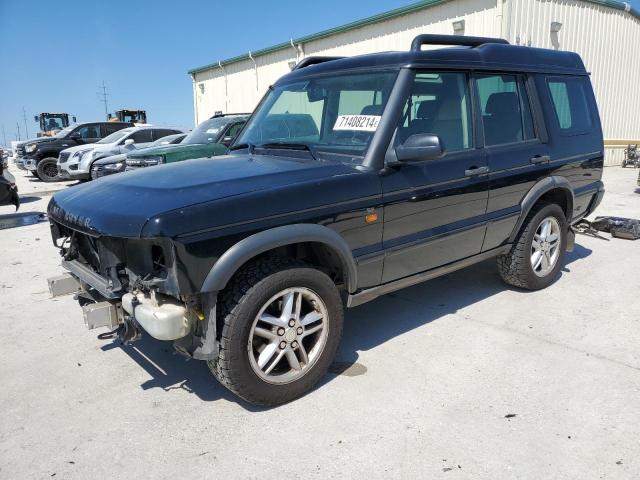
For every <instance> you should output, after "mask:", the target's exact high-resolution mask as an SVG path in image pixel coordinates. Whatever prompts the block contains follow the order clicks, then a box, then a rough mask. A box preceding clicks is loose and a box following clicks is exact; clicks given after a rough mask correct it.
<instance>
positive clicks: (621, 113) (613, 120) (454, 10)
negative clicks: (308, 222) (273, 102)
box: [194, 0, 640, 164]
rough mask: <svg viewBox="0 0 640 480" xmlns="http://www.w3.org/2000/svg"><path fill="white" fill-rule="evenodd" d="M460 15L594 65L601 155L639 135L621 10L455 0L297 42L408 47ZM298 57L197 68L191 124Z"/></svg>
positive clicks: (611, 156) (487, 31) (358, 49)
mask: <svg viewBox="0 0 640 480" xmlns="http://www.w3.org/2000/svg"><path fill="white" fill-rule="evenodd" d="M500 1H502V4H500V3H499V2H500ZM460 19H464V20H465V30H464V34H465V35H483V36H503V37H505V38H507V39H508V40H509V41H510V42H512V43H520V44H530V45H531V46H536V47H543V48H557V49H561V50H572V51H576V52H578V53H579V54H580V55H581V56H582V58H583V60H584V62H585V65H586V66H587V69H589V70H590V71H591V72H592V81H593V84H594V88H595V91H596V97H597V100H598V105H599V108H600V115H601V117H602V124H603V129H604V136H605V139H606V143H607V163H609V164H613V163H619V162H620V161H621V159H622V150H623V148H624V146H623V144H624V143H625V142H626V141H631V140H634V139H637V140H638V141H640V89H639V88H638V82H639V80H638V79H640V21H639V20H638V19H635V18H634V17H632V16H631V15H629V14H628V13H626V12H623V11H620V10H614V9H611V8H607V7H604V6H600V5H596V4H593V3H589V2H584V1H579V0H455V1H449V2H445V3H442V4H439V5H434V6H431V7H428V8H424V9H422V10H419V11H417V12H413V13H410V14H407V15H403V16H400V17H396V18H391V19H387V20H384V21H381V22H378V23H374V24H370V25H366V26H363V27H360V28H357V29H353V30H348V31H343V32H341V33H337V34H335V35H331V36H329V37H325V38H320V39H317V40H312V41H310V42H308V43H305V44H304V45H301V46H300V47H301V48H302V49H303V51H304V52H303V53H304V56H310V55H360V54H363V53H371V52H378V51H386V50H407V49H408V48H409V45H410V43H411V40H412V39H413V37H414V36H416V35H417V34H419V33H445V34H452V33H454V31H453V24H452V22H453V21H455V20H460ZM551 22H560V23H562V27H561V29H560V31H559V32H558V33H552V32H551ZM301 57H302V54H301V52H300V51H299V50H298V49H296V48H294V47H293V46H292V47H291V48H287V49H284V50H278V51H275V52H272V53H268V54H266V55H260V56H257V57H255V58H254V60H255V63H254V61H252V60H251V59H244V60H240V61H238V62H235V63H231V64H229V65H226V66H224V67H223V68H222V67H214V68H211V69H209V70H206V71H203V72H198V73H196V74H195V78H194V107H195V120H196V124H197V123H199V122H201V121H202V120H205V119H206V118H209V117H210V116H211V115H213V114H214V113H215V112H216V111H223V112H250V111H252V110H253V109H254V107H255V106H256V104H257V103H258V102H259V100H260V98H261V97H262V95H263V94H264V92H265V91H266V90H267V88H268V86H269V85H271V84H272V83H274V82H275V81H276V80H277V79H278V78H279V77H280V76H282V75H283V74H285V73H287V72H288V71H289V69H290V67H289V63H290V62H296V61H297V60H299V59H300V58H301ZM615 140H618V142H616V141H615ZM615 143H619V144H620V145H617V146H616V145H614V144H615Z"/></svg>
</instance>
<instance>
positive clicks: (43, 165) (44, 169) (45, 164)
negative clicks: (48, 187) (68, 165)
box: [36, 157, 60, 183]
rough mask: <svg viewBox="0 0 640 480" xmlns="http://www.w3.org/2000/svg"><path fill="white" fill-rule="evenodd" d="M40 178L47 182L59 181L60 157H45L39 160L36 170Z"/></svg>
mask: <svg viewBox="0 0 640 480" xmlns="http://www.w3.org/2000/svg"><path fill="white" fill-rule="evenodd" d="M36 172H37V175H38V178H39V179H40V180H42V181H43V182H46V183H51V182H57V181H59V180H60V176H59V175H58V159H57V158H53V157H48V158H43V159H42V160H40V162H38V168H37V170H36Z"/></svg>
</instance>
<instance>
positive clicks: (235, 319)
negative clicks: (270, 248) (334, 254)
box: [209, 257, 343, 406]
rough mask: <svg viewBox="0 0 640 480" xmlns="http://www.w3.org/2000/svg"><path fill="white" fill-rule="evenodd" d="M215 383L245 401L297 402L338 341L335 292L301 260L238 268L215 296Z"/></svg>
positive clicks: (338, 307)
mask: <svg viewBox="0 0 640 480" xmlns="http://www.w3.org/2000/svg"><path fill="white" fill-rule="evenodd" d="M218 312H219V314H220V318H219V327H218V328H219V329H220V328H221V337H220V353H219V355H218V358H217V359H216V360H212V361H210V362H209V368H210V369H211V371H212V372H213V374H214V375H215V376H216V378H217V379H218V380H219V381H220V383H222V384H223V385H224V386H225V387H227V388H228V389H229V390H231V391H232V392H234V393H235V394H236V395H238V396H240V397H241V398H243V399H244V400H246V401H247V402H249V403H252V404H256V405H269V406H273V405H279V404H282V403H286V402H289V401H291V400H294V399H295V398H298V397H300V396H302V395H304V394H305V393H307V392H308V391H309V390H311V389H312V388H313V386H314V385H315V384H316V383H317V382H318V381H319V380H320V379H321V378H322V377H323V376H324V375H325V373H326V372H327V370H328V368H329V365H330V364H331V362H332V361H333V359H334V357H335V354H336V350H337V348H338V344H339V343H340V338H341V336H342V322H343V307H342V300H341V298H340V294H339V292H338V289H337V288H336V286H335V284H334V283H333V281H332V280H331V279H330V278H329V277H328V276H327V275H326V274H325V273H323V272H321V271H319V270H317V269H315V268H313V267H311V266H309V265H306V264H304V263H301V262H295V261H288V260H283V259H277V258H273V257H270V258H266V259H261V260H258V261H256V262H252V263H251V264H249V265H247V266H246V267H243V269H242V270H241V271H240V272H238V274H237V275H236V276H235V277H234V278H233V279H232V281H231V282H230V285H229V286H228V287H227V289H226V290H225V292H223V294H222V295H221V298H220V304H219V309H218Z"/></svg>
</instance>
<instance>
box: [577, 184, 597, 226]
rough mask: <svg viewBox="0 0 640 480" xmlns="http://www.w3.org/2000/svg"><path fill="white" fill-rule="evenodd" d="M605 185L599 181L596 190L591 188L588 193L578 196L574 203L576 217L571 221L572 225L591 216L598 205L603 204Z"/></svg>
mask: <svg viewBox="0 0 640 480" xmlns="http://www.w3.org/2000/svg"><path fill="white" fill-rule="evenodd" d="M604 192H605V189H604V184H603V183H602V182H601V181H598V182H597V183H596V184H595V188H593V189H592V188H590V189H589V190H588V191H586V192H582V193H581V194H580V195H577V196H576V197H575V198H574V199H573V201H574V205H573V207H574V217H573V219H572V221H571V224H572V225H573V224H575V223H577V222H578V221H580V220H581V219H583V218H584V217H587V216H589V215H591V214H592V213H593V212H594V211H595V210H596V208H598V205H600V203H601V202H602V198H603V197H604Z"/></svg>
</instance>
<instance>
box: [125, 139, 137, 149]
mask: <svg viewBox="0 0 640 480" xmlns="http://www.w3.org/2000/svg"><path fill="white" fill-rule="evenodd" d="M134 143H136V142H135V141H134V140H133V138H127V139H126V140H125V141H124V146H125V147H126V146H127V145H133V144H134Z"/></svg>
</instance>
